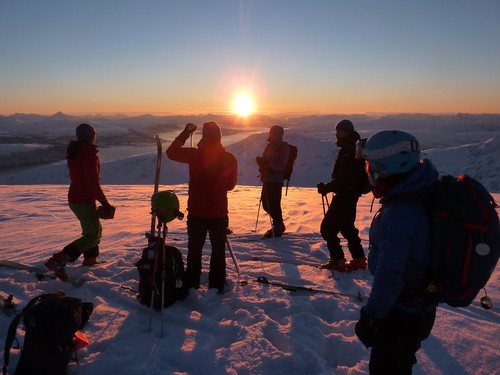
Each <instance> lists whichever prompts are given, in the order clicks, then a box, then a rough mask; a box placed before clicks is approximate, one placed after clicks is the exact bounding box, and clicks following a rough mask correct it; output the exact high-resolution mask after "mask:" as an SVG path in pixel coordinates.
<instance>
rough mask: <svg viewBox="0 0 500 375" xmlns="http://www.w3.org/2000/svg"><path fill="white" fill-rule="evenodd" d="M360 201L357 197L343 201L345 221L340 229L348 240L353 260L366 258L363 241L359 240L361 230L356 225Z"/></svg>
mask: <svg viewBox="0 0 500 375" xmlns="http://www.w3.org/2000/svg"><path fill="white" fill-rule="evenodd" d="M358 199H359V198H358V197H356V196H352V197H351V196H346V197H345V198H344V199H343V206H344V209H343V211H344V220H343V222H342V223H341V227H340V233H341V234H342V236H343V237H344V238H345V239H346V240H347V246H348V248H349V252H350V253H351V256H352V258H353V259H361V258H364V257H365V253H364V250H363V246H362V245H361V239H360V238H359V230H358V229H357V228H356V227H355V225H354V223H355V221H356V207H357V204H358ZM365 268H366V267H365Z"/></svg>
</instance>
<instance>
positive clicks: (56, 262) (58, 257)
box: [45, 251, 70, 281]
mask: <svg viewBox="0 0 500 375" xmlns="http://www.w3.org/2000/svg"><path fill="white" fill-rule="evenodd" d="M69 261H70V256H69V255H67V254H66V253H64V251H60V252H58V253H55V254H53V255H52V256H51V257H50V258H49V260H47V262H45V267H47V268H48V269H49V270H51V271H54V273H55V275H56V276H57V278H58V279H61V280H63V281H67V280H68V279H69V277H68V274H67V273H66V270H65V269H64V267H65V266H66V263H68V262H69Z"/></svg>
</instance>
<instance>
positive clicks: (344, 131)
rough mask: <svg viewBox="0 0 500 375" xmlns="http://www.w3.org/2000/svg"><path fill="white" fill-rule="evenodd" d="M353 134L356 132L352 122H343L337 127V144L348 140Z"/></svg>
mask: <svg viewBox="0 0 500 375" xmlns="http://www.w3.org/2000/svg"><path fill="white" fill-rule="evenodd" d="M352 132H354V125H353V124H352V122H351V120H346V119H344V120H341V121H339V122H338V124H337V125H336V126H335V137H336V138H337V144H338V143H339V142H342V141H343V140H344V139H346V138H347V137H348V136H349V135H350V134H351V133H352Z"/></svg>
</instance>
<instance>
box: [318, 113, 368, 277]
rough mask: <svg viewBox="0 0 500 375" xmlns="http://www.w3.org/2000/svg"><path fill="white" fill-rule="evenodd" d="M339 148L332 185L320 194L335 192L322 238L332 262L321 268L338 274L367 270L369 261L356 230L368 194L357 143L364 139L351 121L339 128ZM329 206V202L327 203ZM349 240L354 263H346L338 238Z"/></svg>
mask: <svg viewBox="0 0 500 375" xmlns="http://www.w3.org/2000/svg"><path fill="white" fill-rule="evenodd" d="M335 135H336V138H337V146H339V147H340V150H339V152H338V154H337V158H336V160H335V165H334V167H333V172H332V179H331V181H330V182H328V183H326V184H325V183H323V182H320V183H319V184H318V185H317V188H318V193H319V194H321V195H322V196H323V197H324V196H326V195H327V194H328V193H330V192H333V193H334V196H333V198H332V202H331V205H330V206H329V207H328V210H327V211H326V213H325V216H324V218H323V220H322V222H321V227H320V231H321V236H322V237H323V239H324V240H325V241H326V245H327V247H328V251H329V253H330V261H329V262H328V263H325V264H324V265H322V266H321V268H324V269H326V268H328V269H332V270H333V271H337V272H346V271H354V270H358V269H366V267H367V261H366V257H365V253H364V250H363V246H362V245H361V239H360V238H359V230H358V229H357V228H356V227H355V225H354V222H355V221H356V209H357V204H358V200H359V197H360V196H361V194H362V193H364V192H365V191H364V188H365V186H366V185H367V180H368V177H367V175H366V171H365V167H364V162H363V161H362V160H360V159H356V157H355V150H356V142H357V141H358V140H359V139H360V136H359V134H358V132H356V131H355V130H354V125H353V123H352V122H351V121H350V120H342V121H340V122H339V123H338V124H337V125H336V127H335ZM327 202H328V201H327ZM339 232H340V234H342V236H343V237H344V238H345V239H346V240H347V246H348V248H349V252H350V253H351V256H352V260H351V261H350V262H348V261H346V259H345V256H344V251H343V250H342V245H341V244H340V239H339V238H338V234H339Z"/></svg>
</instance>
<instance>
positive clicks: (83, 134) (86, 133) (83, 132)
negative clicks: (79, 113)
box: [76, 123, 95, 143]
mask: <svg viewBox="0 0 500 375" xmlns="http://www.w3.org/2000/svg"><path fill="white" fill-rule="evenodd" d="M94 136H95V129H94V128H93V127H92V126H90V125H89V124H85V123H83V124H80V125H78V126H77V127H76V139H77V140H78V141H80V142H82V143H92V139H93V138H94Z"/></svg>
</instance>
